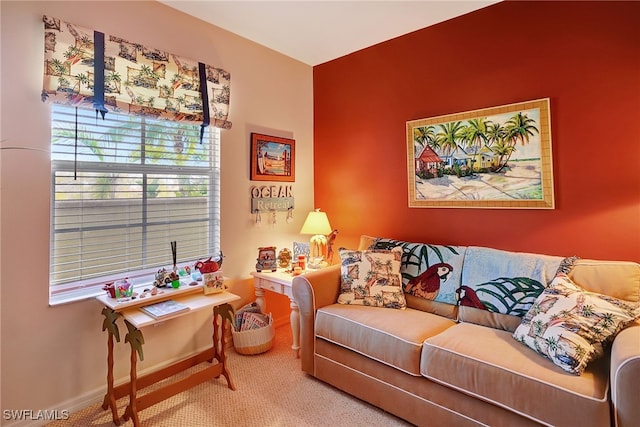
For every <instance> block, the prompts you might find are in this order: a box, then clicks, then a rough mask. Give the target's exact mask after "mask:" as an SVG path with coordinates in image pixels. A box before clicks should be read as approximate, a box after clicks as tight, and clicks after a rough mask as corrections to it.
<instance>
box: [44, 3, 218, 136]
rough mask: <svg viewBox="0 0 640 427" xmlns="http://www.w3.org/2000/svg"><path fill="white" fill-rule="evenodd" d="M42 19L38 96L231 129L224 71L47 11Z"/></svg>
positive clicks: (60, 101) (86, 105) (61, 101)
mask: <svg viewBox="0 0 640 427" xmlns="http://www.w3.org/2000/svg"><path fill="white" fill-rule="evenodd" d="M43 21H44V56H45V70H44V87H43V91H42V100H43V101H48V102H54V103H61V104H67V105H75V106H78V107H84V108H95V109H96V111H99V112H101V113H102V114H103V116H104V114H105V113H107V112H108V111H114V112H119V113H125V114H135V115H147V116H153V117H155V118H158V119H167V120H176V121H189V122H197V123H198V124H201V125H202V126H203V128H204V126H207V125H209V124H211V125H213V126H216V127H219V128H223V129H229V128H231V122H230V121H229V120H228V114H229V98H230V84H231V76H230V74H229V73H228V72H226V71H225V70H222V69H220V68H216V67H213V66H211V65H206V64H203V63H201V62H197V61H193V60H190V59H187V58H182V57H179V56H177V55H174V54H171V53H168V52H165V51H162V50H159V49H155V48H150V47H146V46H143V45H141V44H139V43H134V42H130V41H128V40H125V39H123V38H121V37H116V36H113V35H108V34H104V33H100V32H98V31H94V30H89V29H86V28H82V27H80V26H78V25H74V24H70V23H68V22H64V21H62V20H60V19H57V18H53V17H50V16H46V15H45V16H44V17H43ZM203 105H204V106H205V108H203Z"/></svg>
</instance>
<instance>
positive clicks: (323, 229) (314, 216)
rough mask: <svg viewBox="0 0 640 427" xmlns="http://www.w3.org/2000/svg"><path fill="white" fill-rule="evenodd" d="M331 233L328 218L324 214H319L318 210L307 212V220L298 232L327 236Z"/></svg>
mask: <svg viewBox="0 0 640 427" xmlns="http://www.w3.org/2000/svg"><path fill="white" fill-rule="evenodd" d="M329 233H331V225H329V218H327V214H326V213H325V212H320V209H316V210H315V211H313V212H309V215H307V219H306V220H305V222H304V225H303V226H302V230H300V234H313V235H315V234H325V235H326V234H329Z"/></svg>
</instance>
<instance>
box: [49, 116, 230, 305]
mask: <svg viewBox="0 0 640 427" xmlns="http://www.w3.org/2000/svg"><path fill="white" fill-rule="evenodd" d="M51 159H52V162H51V165H52V166H51V174H52V180H51V182H52V202H51V251H50V253H51V260H50V295H51V297H52V298H54V297H55V296H56V295H59V294H67V295H68V294H69V293H72V294H73V293H78V294H86V295H88V294H90V293H94V294H95V291H98V290H100V288H101V287H102V285H103V284H104V283H105V282H107V281H112V280H116V279H118V278H124V277H129V278H135V277H142V276H147V275H149V274H153V273H154V272H155V271H156V270H157V269H159V268H162V267H165V268H170V267H171V266H172V264H173V259H172V253H171V242H172V241H176V242H177V258H178V259H177V261H178V265H185V264H192V263H193V262H194V261H196V260H197V259H200V258H205V257H209V256H211V255H214V254H217V252H218V251H219V236H220V221H219V217H220V214H219V212H220V209H219V175H220V173H219V171H220V163H219V130H218V129H217V128H212V127H208V128H207V129H206V131H205V135H204V138H203V140H202V142H201V141H200V126H197V125H193V124H185V123H181V122H173V121H166V120H153V119H149V118H148V117H139V116H132V115H121V114H116V113H108V114H107V115H106V117H105V119H104V120H103V119H102V118H96V114H95V112H94V111H92V110H85V109H80V108H78V109H76V108H74V107H69V106H62V105H57V104H54V105H53V106H52V119H51ZM54 299H55V298H54Z"/></svg>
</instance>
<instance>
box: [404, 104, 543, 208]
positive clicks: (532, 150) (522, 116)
mask: <svg viewBox="0 0 640 427" xmlns="http://www.w3.org/2000/svg"><path fill="white" fill-rule="evenodd" d="M406 131H407V171H408V186H409V207H410V208H492V209H554V207H555V203H554V194H553V162H552V153H551V118H550V110H549V99H548V98H545V99H538V100H533V101H527V102H520V103H516V104H509V105H502V106H498V107H490V108H483V109H479V110H473V111H466V112H462V113H455V114H447V115H443V116H437V117H430V118H426V119H419V120H411V121H408V122H407V127H406Z"/></svg>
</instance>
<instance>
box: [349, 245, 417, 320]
mask: <svg viewBox="0 0 640 427" xmlns="http://www.w3.org/2000/svg"><path fill="white" fill-rule="evenodd" d="M338 252H339V253H340V263H341V267H340V281H341V283H340V295H339V296H338V303H340V304H353V305H366V306H371V307H386V308H399V309H404V308H406V307H407V303H406V300H405V298H404V293H403V292H402V278H401V277H400V259H401V257H402V249H400V248H396V249H392V250H365V251H354V250H348V249H344V248H340V249H339V251H338Z"/></svg>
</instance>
